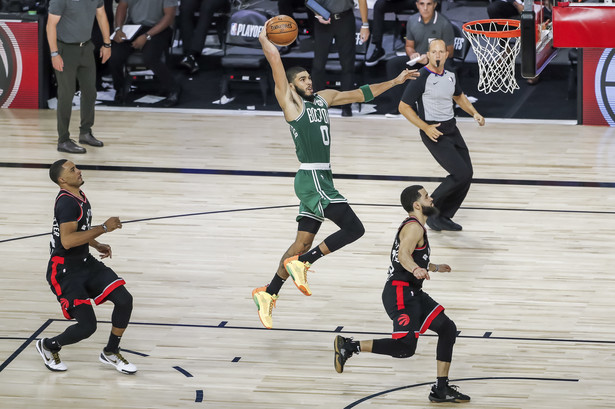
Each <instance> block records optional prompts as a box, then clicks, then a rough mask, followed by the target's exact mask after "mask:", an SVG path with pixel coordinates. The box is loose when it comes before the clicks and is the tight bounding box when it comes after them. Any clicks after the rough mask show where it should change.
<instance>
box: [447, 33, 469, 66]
mask: <svg viewBox="0 0 615 409" xmlns="http://www.w3.org/2000/svg"><path fill="white" fill-rule="evenodd" d="M451 24H452V25H453V32H454V33H455V42H454V45H453V47H454V51H453V65H454V66H455V68H456V69H458V70H459V69H461V67H462V65H463V62H464V61H465V59H466V57H467V55H468V52H469V51H470V41H469V40H468V39H467V37H466V36H465V35H464V34H463V28H462V27H463V25H462V24H461V23H459V22H456V21H451Z"/></svg>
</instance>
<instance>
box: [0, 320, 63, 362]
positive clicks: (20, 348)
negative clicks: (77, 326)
mask: <svg viewBox="0 0 615 409" xmlns="http://www.w3.org/2000/svg"><path fill="white" fill-rule="evenodd" d="M53 321H55V320H54V319H48V320H47V321H45V322H44V323H43V325H41V326H40V328H39V329H37V330H36V331H34V333H32V335H30V336H29V337H28V338H27V339H26V340H25V341H24V342H23V344H21V346H20V347H19V348H17V349H16V350H15V352H13V353H12V354H11V355H10V356H9V357H8V358H6V360H5V361H4V362H2V363H0V372H2V371H3V370H4V368H6V367H7V366H8V365H9V364H10V363H11V362H13V360H14V359H15V358H17V357H18V356H19V354H21V353H22V352H23V351H24V350H25V349H26V348H27V347H28V345H30V344H31V343H32V341H34V340H35V339H36V338H38V336H39V335H40V334H41V333H42V332H43V331H44V330H45V329H46V328H47V327H48V326H49V325H51V323H52V322H53ZM9 339H15V338H9Z"/></svg>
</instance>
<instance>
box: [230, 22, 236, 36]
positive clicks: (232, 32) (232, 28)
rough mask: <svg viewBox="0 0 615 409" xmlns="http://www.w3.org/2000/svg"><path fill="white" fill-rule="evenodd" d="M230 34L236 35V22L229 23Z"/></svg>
mask: <svg viewBox="0 0 615 409" xmlns="http://www.w3.org/2000/svg"><path fill="white" fill-rule="evenodd" d="M231 35H232V36H236V35H237V23H231Z"/></svg>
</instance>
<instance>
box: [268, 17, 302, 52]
mask: <svg viewBox="0 0 615 409" xmlns="http://www.w3.org/2000/svg"><path fill="white" fill-rule="evenodd" d="M297 34H299V28H298V27H297V22H296V21H295V20H293V18H292V17H288V16H285V15H283V14H281V15H279V16H275V17H274V18H272V19H271V21H269V24H267V38H269V40H270V41H271V42H272V43H273V44H275V45H278V46H285V45H290V44H291V43H292V42H293V41H295V39H296V38H297Z"/></svg>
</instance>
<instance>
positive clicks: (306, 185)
mask: <svg viewBox="0 0 615 409" xmlns="http://www.w3.org/2000/svg"><path fill="white" fill-rule="evenodd" d="M295 194H296V195H297V197H298V198H299V200H300V201H301V204H300V205H299V215H298V216H297V221H299V219H301V218H302V217H304V216H305V217H311V218H312V219H316V220H318V221H321V222H322V221H324V220H325V208H326V207H327V206H328V205H329V203H346V202H348V201H347V200H346V198H345V197H344V196H342V195H341V194H340V192H338V191H337V190H336V189H335V186H333V174H332V173H331V171H330V170H302V169H300V170H299V171H297V174H296V175H295Z"/></svg>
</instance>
